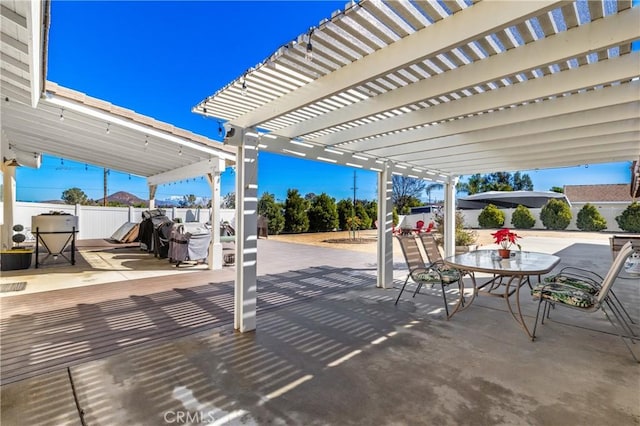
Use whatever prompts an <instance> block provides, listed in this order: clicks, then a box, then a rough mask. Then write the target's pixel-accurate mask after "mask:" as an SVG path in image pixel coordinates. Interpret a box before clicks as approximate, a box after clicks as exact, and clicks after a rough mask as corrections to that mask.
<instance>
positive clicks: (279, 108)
mask: <svg viewBox="0 0 640 426" xmlns="http://www.w3.org/2000/svg"><path fill="white" fill-rule="evenodd" d="M563 3H564V2H562V1H549V0H545V1H543V0H538V1H535V2H490V1H487V2H480V3H478V4H475V5H474V6H473V7H472V8H468V9H465V10H462V11H460V12H458V13H456V14H454V15H453V16H451V17H450V18H448V19H446V20H444V21H442V22H439V23H438V25H431V26H428V27H426V28H423V29H422V30H420V31H418V32H415V33H413V34H411V35H409V36H407V37H405V38H403V39H401V40H399V41H397V42H395V43H393V44H391V45H389V46H387V47H385V48H384V49H380V50H378V51H377V52H374V53H372V54H370V55H367V56H365V57H363V58H362V59H360V60H358V61H355V62H352V63H350V64H348V65H346V66H344V67H342V68H340V69H338V70H336V71H334V72H332V73H329V74H327V75H325V76H323V77H321V78H319V79H317V80H315V81H313V82H312V83H309V84H307V85H305V86H303V88H301V89H299V90H295V91H293V92H291V93H289V94H287V95H285V96H283V97H281V98H279V99H277V100H274V101H272V102H269V103H267V104H266V105H263V106H262V107H259V108H256V109H255V110H254V111H252V112H250V113H247V114H245V115H244V116H241V117H238V118H237V119H235V120H233V121H232V124H234V125H237V126H239V127H244V128H248V127H253V126H257V125H259V124H260V123H264V122H266V121H269V120H271V119H273V118H275V117H278V116H280V115H282V114H286V113H288V112H290V111H293V110H296V109H299V108H301V107H304V106H306V105H308V104H311V103H313V102H315V101H317V100H319V99H323V98H326V97H329V96H331V95H333V94H336V93H339V92H341V91H344V90H346V89H349V88H352V87H355V86H357V85H358V84H361V83H362V82H364V81H368V80H371V79H375V78H376V77H380V76H384V75H386V74H388V73H390V72H392V71H395V70H397V69H399V68H402V67H404V66H406V65H407V64H409V63H413V62H416V61H419V60H421V59H425V58H428V57H431V56H434V55H437V54H439V53H443V52H447V51H449V50H451V49H453V48H454V47H456V46H457V45H460V44H465V43H468V42H470V41H471V40H474V39H477V38H478V37H482V36H484V35H487V34H491V33H493V32H495V31H497V30H499V29H502V28H505V27H508V26H509V25H512V24H514V23H516V22H520V21H522V20H525V19H528V18H530V17H532V16H536V15H539V14H542V13H544V12H547V11H549V10H552V9H554V8H556V7H557V6H559V5H561V4H563Z"/></svg>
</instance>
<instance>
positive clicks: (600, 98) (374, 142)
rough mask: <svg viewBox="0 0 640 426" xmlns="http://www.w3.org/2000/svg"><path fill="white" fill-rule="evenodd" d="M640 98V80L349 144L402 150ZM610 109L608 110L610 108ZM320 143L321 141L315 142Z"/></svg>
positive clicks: (353, 148)
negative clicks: (430, 140)
mask: <svg viewBox="0 0 640 426" xmlns="http://www.w3.org/2000/svg"><path fill="white" fill-rule="evenodd" d="M638 99H640V81H633V82H631V83H627V84H620V85H617V86H608V87H606V88H604V89H602V90H597V91H595V90H591V91H589V92H584V93H578V94H575V95H572V96H565V97H561V98H557V99H554V100H553V102H548V101H547V102H535V103H530V104H528V105H523V106H520V107H518V108H509V109H504V110H501V111H494V112H493V113H491V119H490V120H487V117H486V115H484V114H483V115H477V116H473V117H466V118H465V119H464V120H453V121H447V122H444V123H438V124H436V125H433V126H427V127H421V128H418V129H412V130H407V131H406V132H402V133H397V134H390V135H385V136H381V137H377V138H374V139H368V140H365V141H357V142H353V143H350V144H348V145H345V147H344V148H345V149H348V150H349V151H371V152H376V151H374V150H376V149H379V148H390V149H394V148H393V147H400V146H403V145H408V144H411V143H412V142H419V141H422V140H427V139H435V138H444V137H447V136H451V135H456V134H459V133H467V132H474V131H478V130H482V129H490V128H496V127H501V126H509V125H513V124H521V123H527V122H530V121H535V120H544V119H546V118H552V117H558V116H561V115H569V114H574V113H578V112H588V111H589V110H595V109H599V110H602V109H604V108H605V107H611V106H615V105H622V104H628V103H630V102H631V103H634V102H635V103H637V100H638ZM606 110H607V111H608V110H609V109H608V108H607V109H606ZM314 142H318V139H314Z"/></svg>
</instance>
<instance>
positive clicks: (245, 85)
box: [193, 0, 640, 330]
mask: <svg viewBox="0 0 640 426" xmlns="http://www.w3.org/2000/svg"><path fill="white" fill-rule="evenodd" d="M631 6H632V2H631V1H629V0H626V1H625V0H622V1H589V2H584V1H576V2H574V1H543V0H540V1H527V2H519V1H510V2H502V1H482V2H476V1H472V0H450V1H437V2H436V1H414V2H408V1H407V2H404V1H402V2H401V1H380V0H372V1H368V0H362V1H360V2H351V3H349V4H347V6H346V8H345V10H339V11H336V12H335V13H333V14H332V16H331V18H329V19H325V20H323V21H321V22H320V23H319V25H318V26H317V27H314V28H310V29H309V31H307V32H306V33H305V34H301V35H300V36H298V37H297V38H296V39H295V40H293V41H292V42H290V43H288V44H286V45H284V46H280V47H278V48H277V49H276V50H275V51H274V53H273V54H272V55H271V56H269V57H268V58H266V59H265V60H264V61H262V62H261V63H259V64H258V65H257V66H255V67H254V68H251V69H249V70H246V71H244V72H242V73H241V74H240V75H239V76H238V78H237V79H235V80H234V81H232V82H230V83H229V84H228V85H227V86H225V87H223V88H222V89H220V90H219V91H217V92H215V93H213V94H212V95H210V96H208V97H207V98H205V99H204V100H203V101H202V102H201V103H199V104H198V105H196V106H195V107H194V109H193V110H194V112H196V113H198V114H203V115H206V116H211V117H215V118H217V119H223V120H226V121H227V122H226V128H227V129H229V132H228V134H227V141H228V143H230V144H233V145H236V146H238V153H239V157H238V158H239V161H238V163H239V164H241V165H242V167H239V168H238V170H239V171H238V174H237V179H238V180H237V183H238V185H237V188H238V193H237V200H238V203H237V205H238V218H241V219H242V220H246V227H245V229H244V231H243V232H245V234H243V237H242V238H240V240H243V239H244V240H245V242H244V243H242V244H245V243H246V244H245V245H244V246H243V245H242V244H240V245H238V255H237V257H236V261H237V262H238V264H237V268H238V270H239V272H238V275H237V277H236V286H237V291H236V293H237V298H236V310H237V311H236V315H237V322H236V327H237V328H239V329H241V330H250V329H252V328H255V315H254V314H255V309H254V306H253V305H252V303H253V302H252V301H254V296H255V294H254V291H255V256H254V252H255V250H256V245H255V244H254V242H253V238H254V237H253V236H252V234H251V228H252V227H253V228H255V227H254V226H253V221H254V219H253V217H252V214H251V212H253V213H254V214H255V212H254V210H255V203H254V201H253V199H254V198H255V197H256V196H257V181H256V180H255V179H254V176H255V173H254V171H255V167H256V165H257V160H258V156H257V151H258V150H268V151H272V152H279V153H283V154H286V155H295V156H300V157H303V158H307V159H315V160H319V161H325V162H330V163H335V164H343V165H348V166H352V167H359V168H366V169H369V170H374V171H376V172H378V173H379V176H380V178H379V187H381V190H380V193H379V198H380V202H379V206H380V211H379V217H378V220H379V223H385V224H386V226H384V227H382V229H381V230H380V233H379V252H380V253H379V257H378V259H379V265H378V274H379V279H380V281H379V285H380V286H389V285H391V274H390V272H389V271H388V270H386V268H391V266H392V264H391V262H390V257H389V256H388V255H386V254H388V252H389V251H390V248H391V240H390V229H391V227H390V221H389V220H388V219H389V215H390V208H391V207H390V201H389V197H386V195H388V191H389V185H388V182H389V181H390V176H391V174H393V173H396V174H402V175H406V176H414V177H418V178H423V179H428V180H433V181H437V182H444V183H445V215H446V223H447V224H448V229H447V230H446V232H445V251H446V252H447V254H452V253H453V249H454V247H453V221H454V210H453V200H454V196H455V183H456V182H457V179H458V176H460V175H465V174H472V173H488V172H496V171H517V170H527V169H533V168H553V167H566V166H576V165H581V164H593V163H603V162H616V161H632V160H637V159H638V157H639V156H640V143H639V141H640V118H639V114H638V111H639V108H640V101H639V99H640V81H638V76H639V70H640V55H639V52H637V51H635V50H634V49H632V42H633V41H636V40H638V39H639V38H640V26H639V25H638V22H640V8H639V7H631ZM284 7H286V5H285V6H284ZM242 169H244V171H243V170H242ZM240 184H242V185H240ZM243 209H244V210H243ZM245 212H247V216H246V217H245V216H243V215H241V213H242V214H244V213H245ZM240 226H241V227H242V224H241V225H240ZM240 234H242V232H240ZM243 250H245V251H243ZM241 256H244V260H243V259H242V257H241ZM380 262H383V263H384V265H382V266H381V265H380ZM247 265H248V266H247Z"/></svg>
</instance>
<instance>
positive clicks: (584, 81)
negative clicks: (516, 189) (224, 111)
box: [322, 52, 640, 145]
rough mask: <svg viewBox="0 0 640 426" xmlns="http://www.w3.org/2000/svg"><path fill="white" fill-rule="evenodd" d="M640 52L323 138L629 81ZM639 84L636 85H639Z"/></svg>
mask: <svg viewBox="0 0 640 426" xmlns="http://www.w3.org/2000/svg"><path fill="white" fill-rule="evenodd" d="M638 69H640V52H633V53H630V54H628V55H625V56H623V57H619V58H614V59H609V60H606V61H602V62H597V63H594V64H591V65H585V66H582V67H580V68H577V69H573V70H567V71H563V72H561V73H557V74H550V75H547V76H545V77H543V78H538V79H535V80H528V81H526V82H523V83H519V84H515V85H512V86H508V87H503V88H500V89H499V90H492V91H488V92H484V93H481V94H476V95H473V96H469V97H466V98H462V99H459V100H457V101H452V102H447V103H442V104H439V105H436V106H432V107H429V108H424V109H420V110H416V111H412V112H409V113H406V114H402V115H399V116H395V117H392V118H387V119H385V120H379V121H376V122H373V123H370V124H366V125H361V126H357V127H355V128H351V129H346V130H343V131H341V132H337V133H334V134H332V135H330V136H331V137H330V138H329V137H327V138H323V139H322V143H330V144H333V145H336V144H339V143H343V142H348V141H351V140H353V139H360V138H365V137H369V136H375V135H379V134H384V133H388V132H392V131H395V130H402V129H406V128H409V127H414V126H419V125H423V124H425V123H434V122H438V121H441V120H448V119H451V118H452V117H464V116H467V115H470V114H477V113H480V112H483V111H489V110H496V109H499V108H501V107H508V106H510V105H519V104H522V103H524V102H531V101H535V100H536V99H544V98H548V97H551V96H559V95H562V94H563V93H570V92H577V91H578V90H581V89H584V88H592V87H596V86H599V85H604V84H608V83H612V82H616V81H624V80H630V79H632V78H635V77H637V76H638ZM636 87H637V86H636Z"/></svg>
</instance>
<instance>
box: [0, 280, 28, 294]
mask: <svg viewBox="0 0 640 426" xmlns="http://www.w3.org/2000/svg"><path fill="white" fill-rule="evenodd" d="M26 287H27V282H26V281H20V282H17V283H7V284H0V293H8V292H10V291H22V290H24V289H25V288H26Z"/></svg>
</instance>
